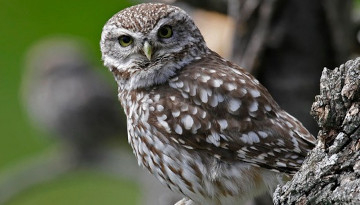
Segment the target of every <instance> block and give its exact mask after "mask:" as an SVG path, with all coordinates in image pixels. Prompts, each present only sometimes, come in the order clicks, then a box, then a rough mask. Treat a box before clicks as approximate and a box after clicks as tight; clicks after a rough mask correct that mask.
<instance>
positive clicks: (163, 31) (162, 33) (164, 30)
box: [160, 28, 169, 36]
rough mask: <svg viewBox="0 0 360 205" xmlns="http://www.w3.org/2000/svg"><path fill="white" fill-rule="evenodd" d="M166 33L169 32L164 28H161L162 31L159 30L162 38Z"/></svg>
mask: <svg viewBox="0 0 360 205" xmlns="http://www.w3.org/2000/svg"><path fill="white" fill-rule="evenodd" d="M168 33H169V30H168V29H166V28H162V29H161V30H160V34H161V35H162V36H166V35H167V34H168Z"/></svg>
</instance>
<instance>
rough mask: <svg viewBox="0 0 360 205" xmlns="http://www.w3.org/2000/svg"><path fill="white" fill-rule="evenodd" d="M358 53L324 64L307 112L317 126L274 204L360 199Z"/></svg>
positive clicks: (323, 202)
mask: <svg viewBox="0 0 360 205" xmlns="http://www.w3.org/2000/svg"><path fill="white" fill-rule="evenodd" d="M359 76H360V58H357V59H355V60H350V61H348V62H346V63H345V65H341V66H339V67H338V68H335V69H334V70H329V69H327V68H325V69H324V70H323V72H322V76H321V79H320V95H318V96H316V97H315V102H314V103H313V106H312V108H311V114H312V115H313V117H314V118H315V119H316V121H317V123H318V125H319V127H320V128H321V130H320V131H319V133H318V145H317V146H316V148H314V150H312V151H311V152H310V153H309V156H308V158H307V159H306V160H305V162H304V164H303V166H302V167H301V169H300V171H299V172H298V173H297V174H296V175H295V176H294V178H293V179H292V180H291V181H290V182H288V183H287V184H286V185H285V186H283V187H278V188H277V189H276V191H275V193H274V203H275V204H360V177H359V176H360V98H359V97H360V77H359Z"/></svg>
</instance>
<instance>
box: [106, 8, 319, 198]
mask: <svg viewBox="0 0 360 205" xmlns="http://www.w3.org/2000/svg"><path fill="white" fill-rule="evenodd" d="M164 27H166V28H167V29H168V28H170V29H171V32H172V33H171V35H169V36H166V38H165V37H164V36H163V35H162V34H161V33H159V32H160V30H161V29H162V28H164ZM165 32H166V31H165ZM124 35H126V36H128V37H130V38H131V39H132V41H131V42H130V44H129V46H123V45H121V44H120V43H119V41H120V37H121V36H124ZM100 45H101V51H102V55H103V60H104V64H105V65H106V66H107V67H109V69H110V70H111V71H112V72H113V74H114V76H115V79H116V81H117V83H118V86H119V89H118V91H119V99H120V101H121V104H122V106H123V107H124V109H125V113H126V115H127V119H128V134H129V142H130V145H131V146H132V148H133V150H134V153H135V155H136V157H137V160H138V162H139V164H141V165H143V166H145V167H146V168H147V169H148V170H149V171H150V172H151V173H152V174H154V175H155V176H156V177H157V178H158V179H159V180H160V181H161V182H162V183H164V184H166V185H167V186H168V187H169V188H170V189H172V190H174V191H177V192H180V193H182V194H183V195H185V197H186V198H185V199H183V200H182V201H181V202H179V203H178V204H182V203H183V204H209V205H212V204H213V205H215V204H239V203H241V202H243V201H245V200H247V199H248V198H250V197H253V196H256V195H258V194H261V193H263V192H264V191H266V190H268V191H270V192H271V191H273V189H274V188H275V187H276V185H277V184H279V183H282V181H279V179H280V178H281V177H279V175H280V176H281V175H283V174H292V173H294V172H295V171H296V170H297V169H298V168H299V167H300V165H301V163H302V161H303V160H304V157H305V155H306V153H307V151H308V150H309V149H310V148H311V147H312V146H313V143H314V141H315V140H314V137H313V136H312V135H311V134H310V133H309V132H308V131H307V130H306V129H305V128H304V127H303V126H302V125H301V123H300V122H299V121H297V120H296V119H295V118H293V117H291V116H290V115H289V114H287V113H286V112H285V111H283V110H281V108H280V107H279V106H278V105H277V104H276V102H275V101H274V100H273V99H272V97H271V96H270V94H269V93H268V92H267V90H266V89H265V88H264V87H263V86H261V85H260V83H259V81H257V80H256V79H255V78H254V77H252V76H251V75H250V74H248V73H247V72H246V71H244V70H243V69H242V68H240V67H238V66H236V65H234V64H232V63H231V62H229V61H227V60H225V59H223V58H221V57H220V56H219V55H217V54H216V53H214V52H213V51H211V50H210V49H209V48H207V46H206V44H205V42H204V40H203V37H202V35H201V33H200V32H199V30H198V28H197V27H196V26H195V24H194V22H193V21H192V20H191V18H190V17H189V16H188V15H187V14H186V13H185V12H184V11H182V10H181V9H179V8H177V7H174V6H169V5H165V4H151V3H149V4H140V5H137V6H134V7H130V8H127V9H125V10H123V11H120V12H119V13H117V14H115V15H114V16H113V17H112V18H111V19H110V20H109V21H108V22H107V23H106V25H105V26H104V29H103V33H102V37H101V44H100ZM149 46H150V47H151V48H149Z"/></svg>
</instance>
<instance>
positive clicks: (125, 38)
mask: <svg viewBox="0 0 360 205" xmlns="http://www.w3.org/2000/svg"><path fill="white" fill-rule="evenodd" d="M122 41H123V42H124V43H130V41H131V38H130V36H123V37H122Z"/></svg>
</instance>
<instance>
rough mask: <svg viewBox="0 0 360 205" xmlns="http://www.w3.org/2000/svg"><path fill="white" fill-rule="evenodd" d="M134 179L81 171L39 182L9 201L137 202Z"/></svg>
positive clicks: (55, 204)
mask: <svg viewBox="0 0 360 205" xmlns="http://www.w3.org/2000/svg"><path fill="white" fill-rule="evenodd" d="M135 188H136V187H135V185H134V183H132V182H127V181H123V182H122V183H121V186H120V184H119V183H114V181H113V179H112V178H109V177H107V176H104V175H101V174H97V173H93V172H84V171H79V172H76V173H72V174H69V175H67V176H64V177H61V178H59V179H57V180H54V181H52V182H50V183H47V184H43V185H38V186H37V187H34V188H33V189H31V190H29V191H26V192H24V193H23V194H21V195H19V196H18V197H16V198H15V199H13V200H12V201H10V202H9V203H8V205H45V204H52V205H64V204H76V205H78V204H86V205H99V204H104V205H107V204H129V205H131V204H136V202H137V198H136V197H135V196H134V193H133V190H134V189H135Z"/></svg>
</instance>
